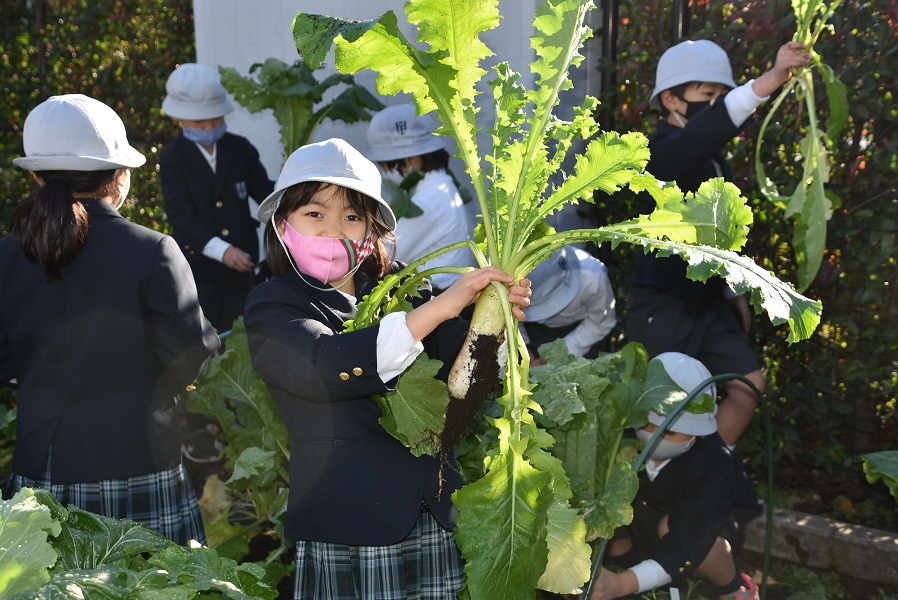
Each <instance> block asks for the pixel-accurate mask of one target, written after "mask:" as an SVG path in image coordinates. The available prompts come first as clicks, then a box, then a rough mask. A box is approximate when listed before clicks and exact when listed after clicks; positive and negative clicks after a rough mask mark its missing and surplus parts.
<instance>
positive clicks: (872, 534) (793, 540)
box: [744, 508, 898, 585]
mask: <svg viewBox="0 0 898 600" xmlns="http://www.w3.org/2000/svg"><path fill="white" fill-rule="evenodd" d="M766 524H767V516H766V514H764V515H761V516H760V517H758V518H757V519H754V520H753V521H751V522H750V523H749V524H748V526H747V527H746V530H745V544H744V548H745V549H746V550H750V551H752V552H757V553H758V554H761V555H763V554H764V541H765V529H766ZM771 537H772V543H771V548H770V554H771V556H772V557H776V558H781V559H784V560H787V561H789V562H793V563H796V564H799V565H804V566H808V567H814V568H818V569H832V570H834V571H836V572H838V573H840V574H842V575H847V576H849V577H855V578H857V579H864V580H867V581H874V582H877V583H888V584H893V585H898V535H896V534H894V533H890V532H888V531H882V530H880V529H873V528H871V527H864V526H862V525H853V524H851V523H842V522H840V521H834V520H832V519H828V518H826V517H819V516H816V515H809V514H807V513H801V512H797V511H794V510H787V509H784V508H776V509H774V510H773V531H772V535H771Z"/></svg>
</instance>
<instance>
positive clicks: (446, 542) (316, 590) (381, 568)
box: [293, 513, 464, 600]
mask: <svg viewBox="0 0 898 600" xmlns="http://www.w3.org/2000/svg"><path fill="white" fill-rule="evenodd" d="M463 585H464V563H463V562H462V558H461V554H460V553H459V551H458V546H456V545H455V538H454V536H453V535H452V532H451V531H446V530H444V529H443V528H442V527H440V526H439V524H438V523H437V522H436V520H434V518H433V517H432V516H431V515H430V513H422V514H421V515H420V516H419V517H418V522H417V523H416V524H415V528H414V529H413V530H412V532H411V533H410V534H409V536H408V537H407V538H405V539H404V540H403V541H401V542H399V543H398V544H394V545H392V546H346V545H342V544H327V543H324V542H306V541H300V542H297V544H296V583H295V586H294V592H293V597H294V599H295V600H454V599H455V597H456V594H457V593H458V591H459V590H460V589H461V588H462V586H463Z"/></svg>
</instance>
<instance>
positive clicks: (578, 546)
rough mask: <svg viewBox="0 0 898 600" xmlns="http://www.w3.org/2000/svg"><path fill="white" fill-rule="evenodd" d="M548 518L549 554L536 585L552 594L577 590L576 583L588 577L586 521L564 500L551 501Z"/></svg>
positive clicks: (573, 592) (577, 591) (588, 559)
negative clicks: (544, 568)
mask: <svg viewBox="0 0 898 600" xmlns="http://www.w3.org/2000/svg"><path fill="white" fill-rule="evenodd" d="M548 519H549V521H548V529H547V532H546V543H547V544H548V546H549V556H548V560H547V564H546V570H545V571H544V572H543V574H542V577H540V579H539V583H538V587H539V588H540V589H542V590H546V591H549V592H554V593H556V594H577V593H580V585H581V584H582V582H583V581H586V580H588V579H589V572H590V565H591V563H590V548H589V546H588V545H587V544H586V524H585V523H584V522H583V519H581V518H580V517H579V515H578V513H577V511H576V510H574V509H573V508H571V507H570V506H569V505H568V503H567V502H566V501H565V502H560V501H556V502H554V503H553V504H552V506H550V507H549V514H548Z"/></svg>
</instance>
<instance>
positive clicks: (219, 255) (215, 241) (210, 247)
mask: <svg viewBox="0 0 898 600" xmlns="http://www.w3.org/2000/svg"><path fill="white" fill-rule="evenodd" d="M230 247H231V244H229V243H228V242H226V241H224V240H223V239H221V238H220V237H214V238H212V239H211V240H209V241H208V242H206V245H205V247H204V248H203V256H205V257H206V258H211V259H212V260H217V261H218V262H224V254H225V252H226V251H227V249H228V248H230Z"/></svg>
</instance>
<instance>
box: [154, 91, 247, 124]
mask: <svg viewBox="0 0 898 600" xmlns="http://www.w3.org/2000/svg"><path fill="white" fill-rule="evenodd" d="M162 111H163V112H164V113H165V114H166V115H167V116H168V117H171V118H172V119H186V120H188V121H205V120H207V119H217V118H218V117H223V116H225V115H226V114H228V113H231V112H233V111H234V105H233V104H231V102H230V101H229V100H228V99H227V98H222V99H221V100H219V101H217V102H213V103H211V104H200V103H198V102H181V101H179V100H176V99H174V98H171V97H166V98H165V99H164V100H163V101H162Z"/></svg>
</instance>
